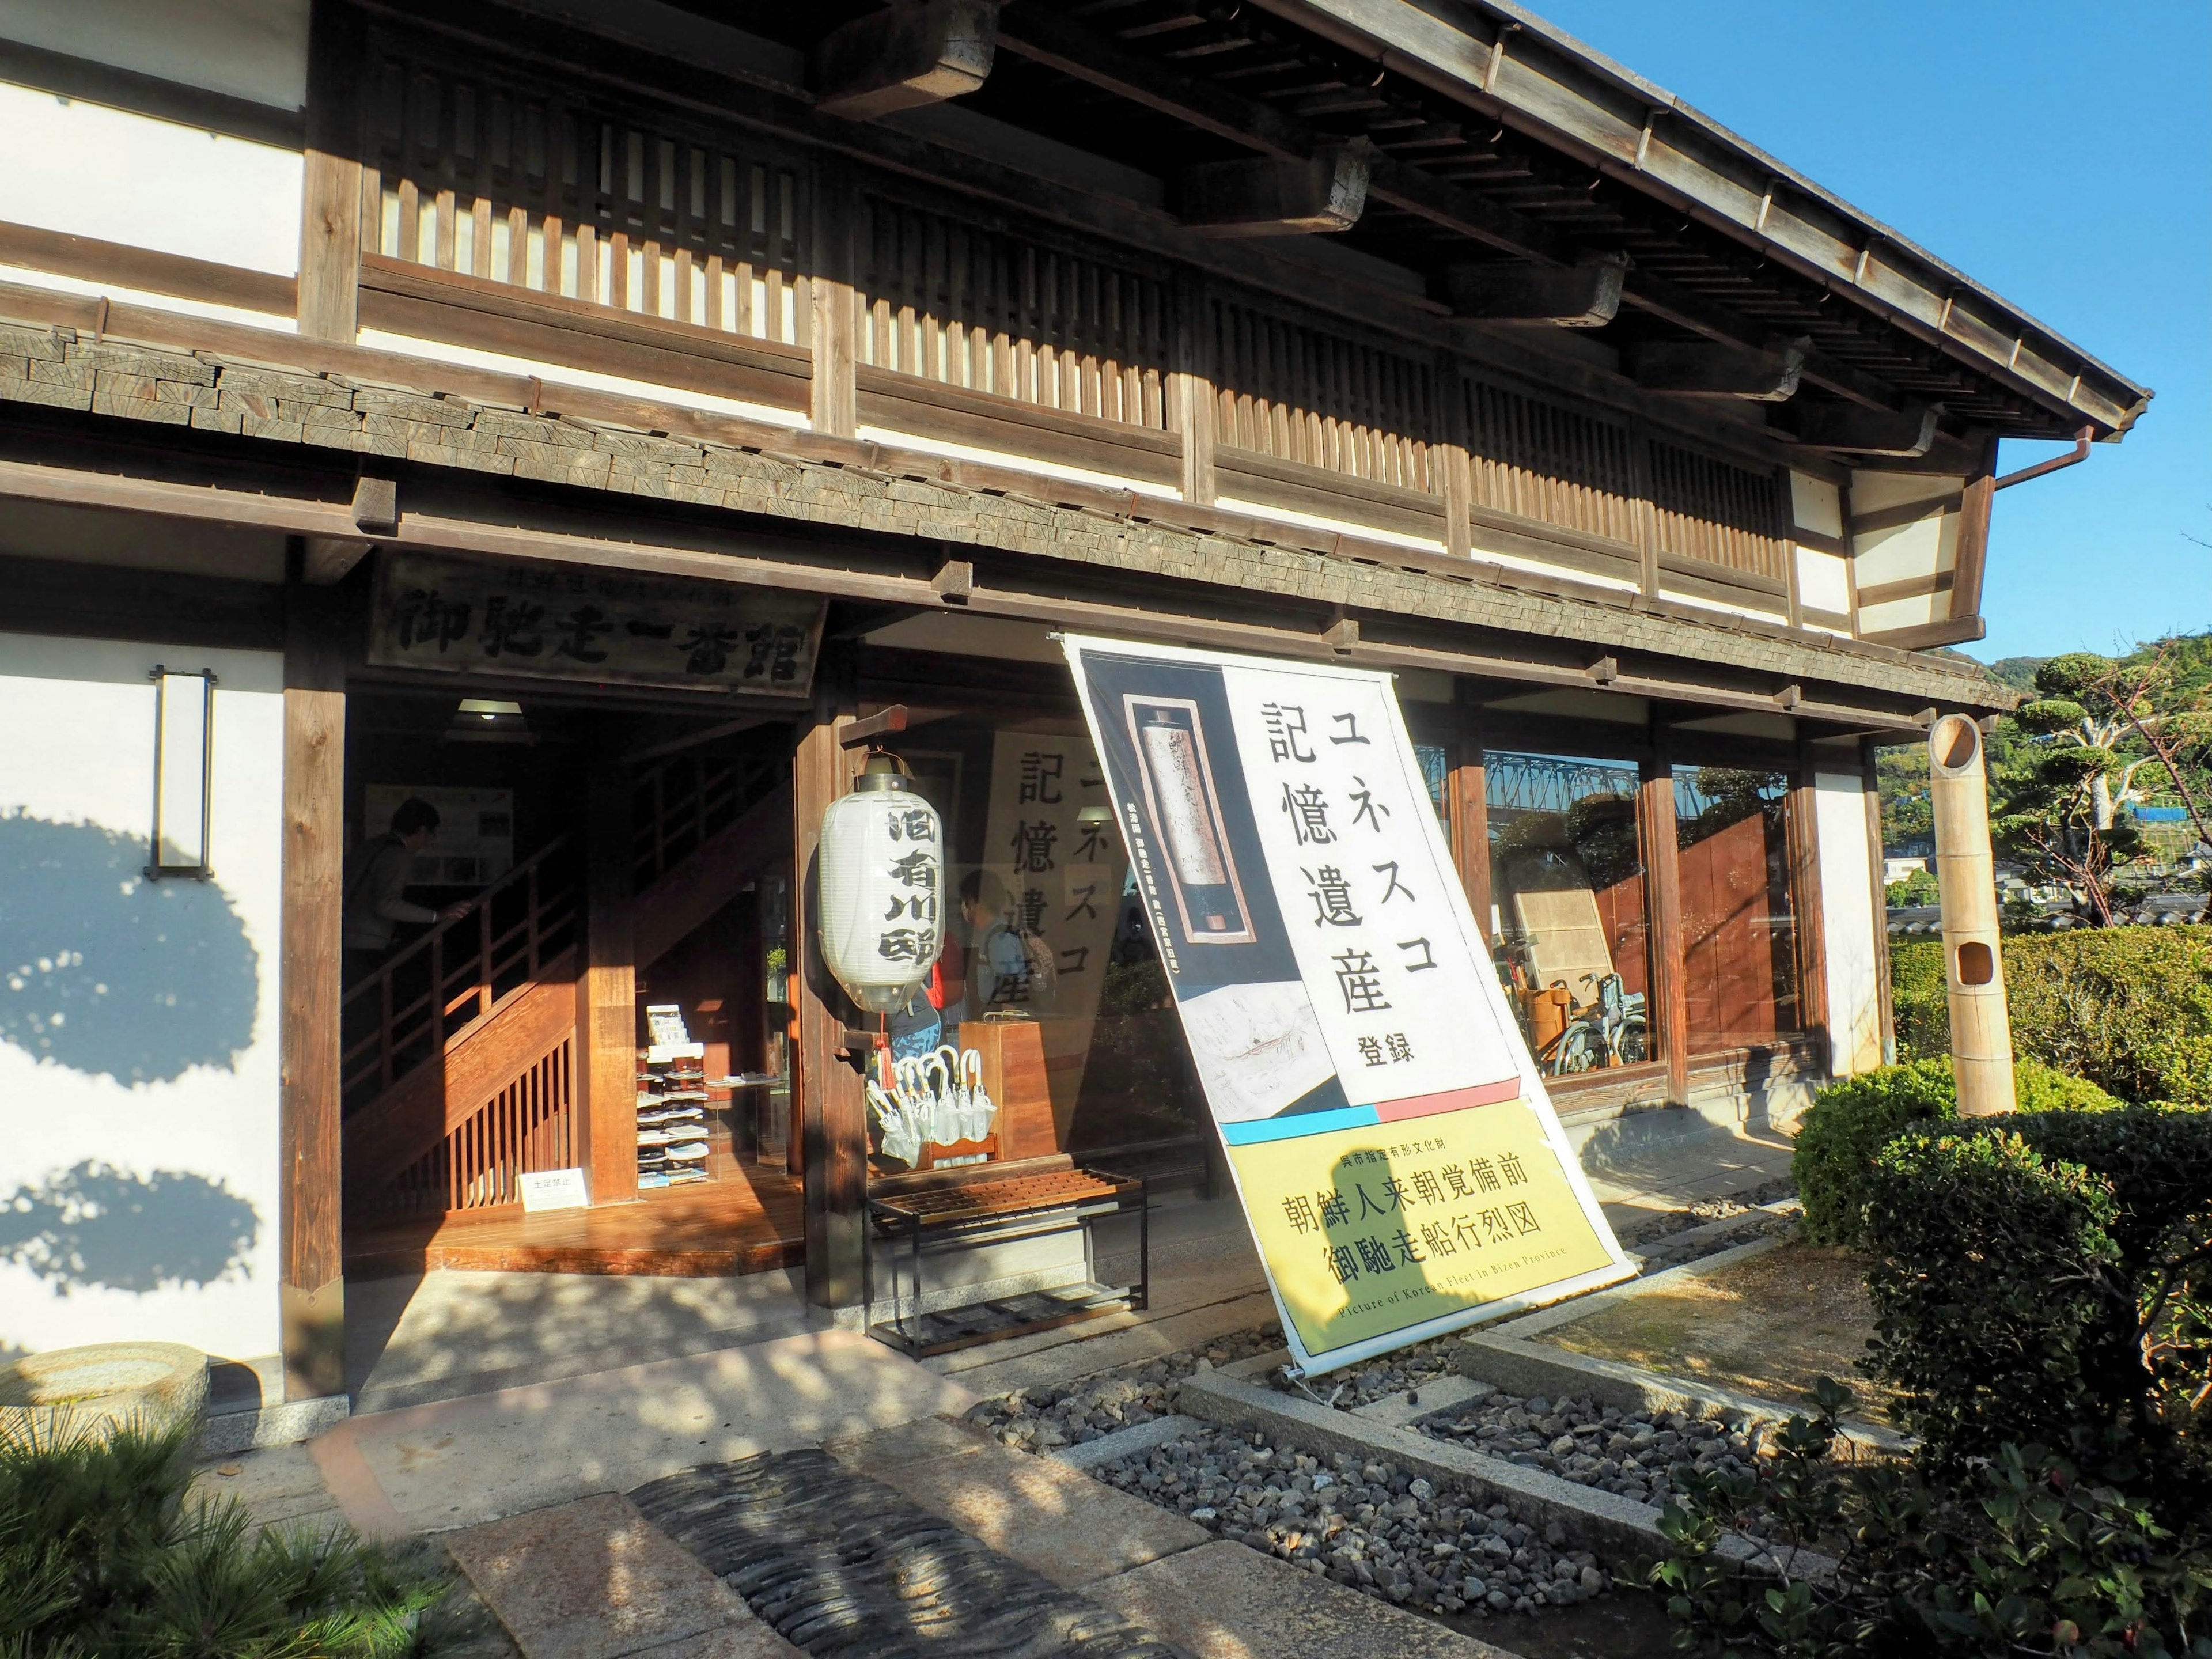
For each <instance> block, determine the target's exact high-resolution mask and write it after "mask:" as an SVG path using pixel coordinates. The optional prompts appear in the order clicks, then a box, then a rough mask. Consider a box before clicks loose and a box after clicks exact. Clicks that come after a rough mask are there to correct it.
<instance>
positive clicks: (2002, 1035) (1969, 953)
mask: <svg viewBox="0 0 2212 1659" xmlns="http://www.w3.org/2000/svg"><path fill="white" fill-rule="evenodd" d="M1928 774H1929V795H1930V797H1931V799H1932V802H1933V805H1934V806H1935V809H1936V883H1937V885H1938V887H1939V889H1940V896H1941V898H1942V907H1943V977H1944V981H1945V984H1946V987H1947V988H1948V990H1949V992H1950V1005H1951V1062H1952V1068H1953V1070H1954V1072H1955V1073H1956V1074H1957V1076H1958V1079H1959V1115H1960V1116H1961V1117H1990V1116H1994V1115H1996V1114H1997V1113H2000V1112H2009V1111H2011V1110H2012V1109H2013V1108H2014V1105H2015V1097H2014V1093H2013V1075H2012V1022H2011V1019H2010V1018H2009V1017H2008V1014H2007V1013H2006V1010H2005V988H2004V957H2003V955H2002V952H2001V951H2000V950H1999V949H1998V939H1997V888H1996V870H1995V867H1994V866H1993V864H1992V861H1991V858H1990V793H1989V778H1988V775H1987V772H1986V770H1985V769H1984V765H1983V761H1982V734H1981V732H1980V730H1979V729H1978V727H1977V726H1975V724H1974V722H1973V721H1972V720H1969V719H1967V718H1966V716H1965V715H1964V714H1946V715H1945V716H1944V717H1943V718H1942V719H1941V720H1937V721H1936V725H1935V727H1934V729H1933V730H1931V731H1930V732H1929V734H1928Z"/></svg>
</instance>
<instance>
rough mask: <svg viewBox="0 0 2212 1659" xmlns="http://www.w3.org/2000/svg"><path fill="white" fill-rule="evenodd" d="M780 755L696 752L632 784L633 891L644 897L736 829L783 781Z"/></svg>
mask: <svg viewBox="0 0 2212 1659" xmlns="http://www.w3.org/2000/svg"><path fill="white" fill-rule="evenodd" d="M784 765H785V762H784V759H783V757H782V756H781V755H780V754H772V753H768V752H764V751H757V750H738V751H736V752H734V753H732V752H726V751H725V752H713V751H705V750H694V751H693V752H691V753H690V754H685V755H677V756H673V757H671V758H669V759H667V760H665V761H663V762H662V763H660V764H659V765H658V766H655V767H653V768H652V769H649V770H646V771H641V772H640V773H638V774H637V775H636V776H635V779H633V780H632V788H633V790H634V792H635V793H633V795H632V798H631V803H630V823H632V825H633V826H635V827H634V829H633V830H632V851H633V854H634V856H635V862H634V864H633V865H632V867H631V872H630V890H631V891H632V892H634V893H639V894H642V893H644V892H645V891H646V890H647V889H648V888H650V887H651V886H652V885H653V883H655V882H657V881H659V879H660V878H662V877H663V876H665V875H666V874H667V873H668V872H670V871H671V870H672V869H674V868H675V867H676V866H678V864H680V863H682V862H683V861H684V860H685V859H687V858H690V856H691V855H692V854H694V853H696V852H697V851H698V850H699V849H700V848H702V847H704V846H705V845H706V844H707V843H708V842H709V841H711V840H713V839H714V836H716V835H718V834H719V833H720V832H721V831H722V830H724V829H728V828H729V826H730V825H732V823H736V822H737V821H738V819H739V818H740V817H743V816H744V814H745V812H746V811H748V810H749V809H750V807H751V806H752V805H754V803H755V802H757V800H758V799H760V798H761V796H762V794H763V793H765V792H766V791H767V790H768V789H769V788H770V787H773V786H774V784H775V781H776V780H777V779H778V778H780V777H781V775H782V773H783V769H784Z"/></svg>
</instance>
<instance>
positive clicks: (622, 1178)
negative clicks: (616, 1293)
mask: <svg viewBox="0 0 2212 1659" xmlns="http://www.w3.org/2000/svg"><path fill="white" fill-rule="evenodd" d="M632 857H633V854H632V850H631V825H630V779H629V773H628V772H626V771H625V770H623V769H622V768H621V767H619V766H603V767H599V768H596V769H594V770H593V772H592V778H591V781H590V785H589V787H587V788H586V791H585V805H584V965H583V968H582V970H581V971H580V973H578V974H577V975H576V1044H577V1047H578V1048H579V1049H580V1053H579V1054H578V1055H577V1057H576V1077H575V1081H576V1083H577V1085H579V1086H578V1088H577V1090H576V1093H577V1097H578V1103H579V1105H580V1117H581V1120H582V1121H581V1123H580V1125H579V1127H578V1132H577V1138H578V1139H579V1140H580V1142H581V1144H582V1146H583V1149H584V1151H583V1156H584V1164H585V1167H586V1169H587V1170H589V1171H590V1175H591V1187H592V1203H594V1204H618V1203H621V1202H623V1201H624V1200H629V1199H634V1198H635V1197H636V1196H637V942H636V938H635V933H636V927H635V905H634V902H633V895H632V893H631V890H630V887H631V870H632V867H633V866H632Z"/></svg>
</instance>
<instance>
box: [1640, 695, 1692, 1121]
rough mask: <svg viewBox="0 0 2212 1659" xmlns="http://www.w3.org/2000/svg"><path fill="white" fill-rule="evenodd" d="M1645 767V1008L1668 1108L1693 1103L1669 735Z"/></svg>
mask: <svg viewBox="0 0 2212 1659" xmlns="http://www.w3.org/2000/svg"><path fill="white" fill-rule="evenodd" d="M1658 744H1659V746H1658V748H1657V750H1656V753H1655V754H1654V755H1653V756H1652V757H1651V758H1650V760H1648V761H1646V762H1645V763H1644V781H1643V785H1642V787H1641V788H1640V789H1639V790H1638V793H1639V794H1640V795H1641V796H1642V798H1643V800H1642V805H1643V811H1641V812H1640V813H1639V814H1638V817H1640V818H1641V819H1642V821H1643V829H1644V883H1645V892H1646V894H1647V895H1648V902H1649V903H1650V907H1651V963H1650V971H1651V985H1650V992H1649V993H1648V994H1647V995H1646V997H1645V1000H1644V1004H1645V1009H1646V1012H1647V1014H1648V1017H1649V1018H1650V1030H1651V1036H1652V1040H1653V1041H1654V1042H1656V1044H1657V1045H1658V1048H1659V1054H1660V1057H1661V1058H1662V1060H1665V1061H1666V1063H1667V1103H1668V1105H1669V1106H1687V1105H1688V1104H1689V1103H1690V997H1689V987H1688V984H1687V982H1686V980H1685V978H1684V976H1683V974H1684V970H1683V964H1682V878H1681V869H1680V865H1679V864H1678V862H1677V861H1676V853H1677V851H1678V849H1677V848H1676V847H1675V845H1674V765H1673V762H1672V760H1671V758H1670V757H1669V756H1668V752H1667V748H1666V737H1665V733H1664V732H1663V731H1662V732H1660V733H1659V735H1658Z"/></svg>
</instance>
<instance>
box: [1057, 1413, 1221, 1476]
mask: <svg viewBox="0 0 2212 1659" xmlns="http://www.w3.org/2000/svg"><path fill="white" fill-rule="evenodd" d="M1204 1428H1206V1425H1205V1424H1203V1423H1201V1422H1200V1421H1199V1420H1198V1419H1196V1418H1194V1417H1156V1418H1154V1419H1152V1421H1151V1422H1149V1423H1133V1424H1131V1425H1129V1426H1128V1427H1127V1428H1126V1429H1116V1430H1115V1431H1114V1432H1113V1433H1111V1434H1104V1435H1101V1436H1099V1437H1098V1438H1097V1439H1096V1440H1086V1441H1085V1442H1084V1443H1082V1444H1081V1445H1078V1446H1060V1447H1055V1448H1054V1449H1053V1450H1052V1451H1050V1452H1048V1453H1047V1454H1046V1455H1048V1457H1050V1458H1051V1459H1052V1460H1053V1461H1054V1462H1056V1463H1065V1464H1066V1465H1067V1466H1068V1468H1072V1469H1095V1468H1097V1467H1098V1466H1099V1465H1100V1464H1101V1463H1111V1462H1114V1461H1115V1459H1117V1458H1122V1457H1133V1456H1135V1455H1137V1454H1138V1453H1139V1452H1148V1451H1150V1450H1152V1448H1153V1447H1155V1446H1164V1445H1166V1444H1167V1443H1168V1442H1169V1441H1170V1440H1180V1439H1182V1437H1184V1436H1186V1435H1189V1434H1196V1433H1198V1432H1199V1431H1201V1430H1203V1429H1204Z"/></svg>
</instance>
